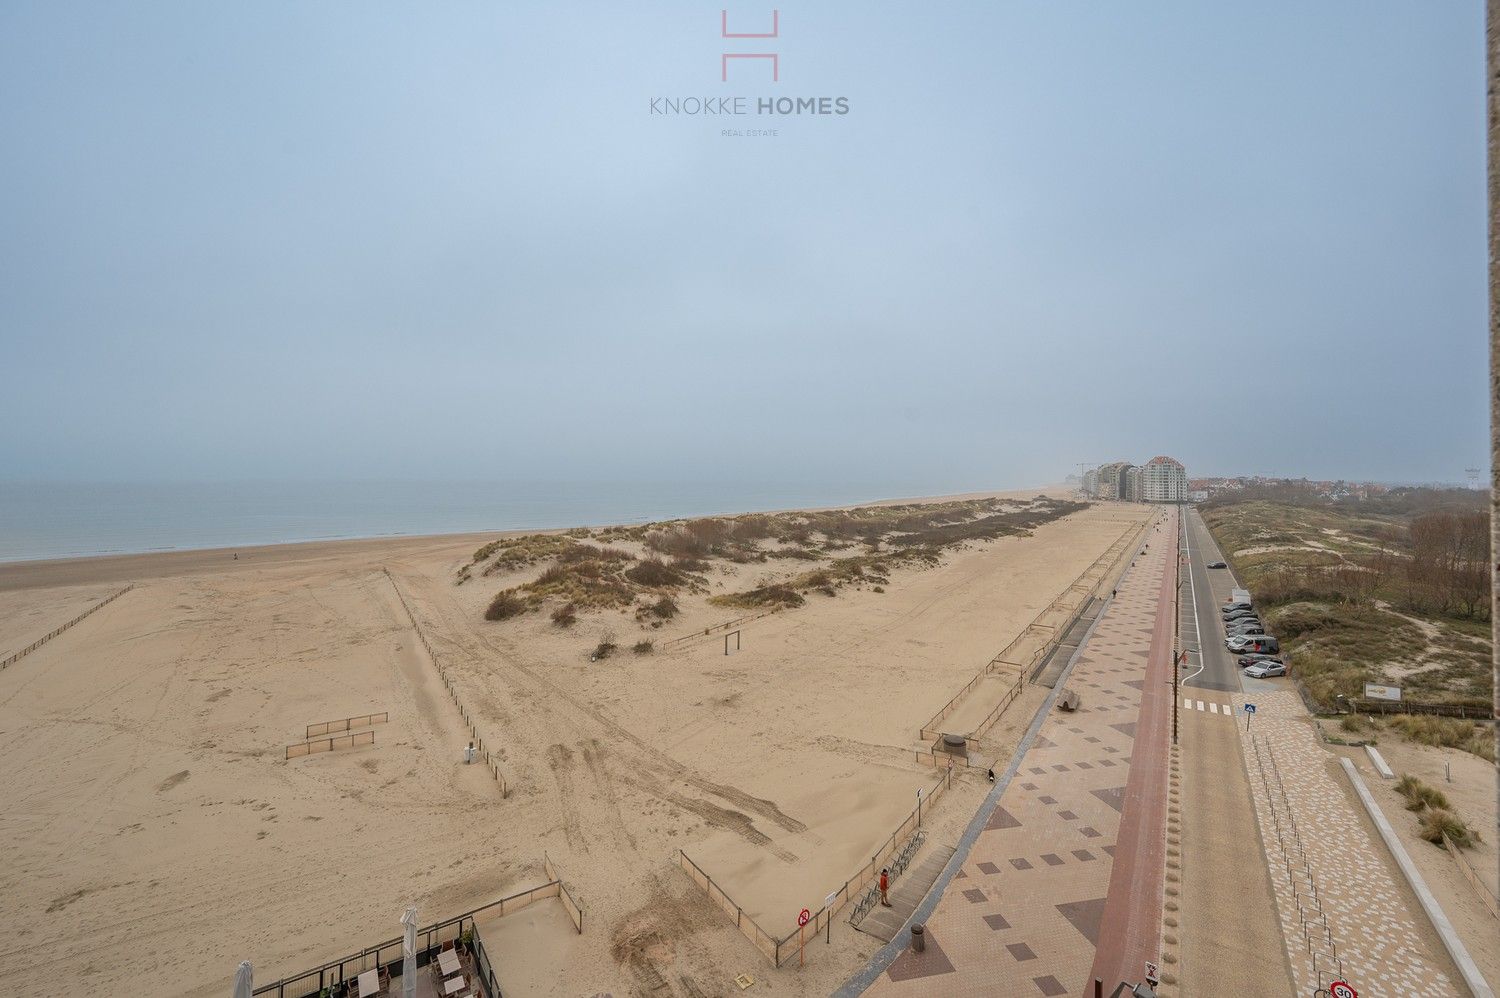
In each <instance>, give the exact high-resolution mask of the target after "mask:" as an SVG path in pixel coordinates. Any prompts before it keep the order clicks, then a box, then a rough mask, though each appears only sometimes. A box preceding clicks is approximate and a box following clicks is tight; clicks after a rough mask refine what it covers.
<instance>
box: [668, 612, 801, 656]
mask: <svg viewBox="0 0 1500 998" xmlns="http://www.w3.org/2000/svg"><path fill="white" fill-rule="evenodd" d="M780 612H781V607H779V606H778V607H773V608H772V609H770V610H760V611H758V612H756V613H747V614H745V615H744V616H743V617H735V618H734V619H733V620H725V621H722V622H720V623H717V624H714V625H713V626H712V627H705V628H703V630H701V631H694V632H692V633H691V634H680V635H678V636H677V637H675V638H668V639H667V640H665V641H663V642H662V643H661V645H660V646H659V650H661V651H674V650H676V649H677V648H680V647H681V646H683V645H685V644H687V643H688V642H690V641H701V640H702V639H704V638H707V637H712V636H713V635H715V634H718V633H721V632H723V631H729V630H733V629H734V628H736V627H739V626H740V625H741V624H748V623H750V622H751V621H752V620H760V619H761V618H762V617H769V616H771V615H772V614H774V613H780Z"/></svg>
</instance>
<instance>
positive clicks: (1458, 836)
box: [1417, 807, 1479, 849]
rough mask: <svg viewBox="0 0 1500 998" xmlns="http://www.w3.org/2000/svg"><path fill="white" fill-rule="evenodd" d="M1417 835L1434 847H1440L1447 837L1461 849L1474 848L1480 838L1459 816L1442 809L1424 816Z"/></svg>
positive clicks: (1430, 811)
mask: <svg viewBox="0 0 1500 998" xmlns="http://www.w3.org/2000/svg"><path fill="white" fill-rule="evenodd" d="M1417 834H1418V835H1420V836H1422V838H1424V839H1426V840H1427V841H1428V842H1431V843H1432V844H1433V845H1439V846H1440V845H1442V844H1443V837H1444V836H1445V835H1446V836H1447V837H1448V839H1449V840H1450V841H1451V842H1452V843H1453V844H1454V845H1455V846H1457V847H1458V848H1460V849H1470V848H1472V847H1473V845H1474V843H1475V841H1476V840H1478V838H1479V834H1478V833H1477V832H1474V831H1473V830H1471V829H1470V828H1469V826H1468V825H1466V824H1464V823H1463V820H1462V819H1460V818H1459V817H1458V815H1456V814H1454V813H1453V812H1452V811H1448V810H1446V809H1444V808H1440V807H1439V808H1433V809H1431V810H1429V811H1427V812H1426V813H1425V814H1423V815H1422V822H1421V824H1420V825H1419V826H1418V828H1417Z"/></svg>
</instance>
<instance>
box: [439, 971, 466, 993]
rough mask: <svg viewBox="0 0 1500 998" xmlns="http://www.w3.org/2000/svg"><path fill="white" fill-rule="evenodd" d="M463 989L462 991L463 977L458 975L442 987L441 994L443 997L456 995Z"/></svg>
mask: <svg viewBox="0 0 1500 998" xmlns="http://www.w3.org/2000/svg"><path fill="white" fill-rule="evenodd" d="M463 989H464V978H463V975H462V974H460V975H459V976H457V977H455V978H453V979H452V980H450V981H448V982H447V983H446V984H444V985H443V994H445V995H456V994H458V993H459V992H460V991H462V990H463Z"/></svg>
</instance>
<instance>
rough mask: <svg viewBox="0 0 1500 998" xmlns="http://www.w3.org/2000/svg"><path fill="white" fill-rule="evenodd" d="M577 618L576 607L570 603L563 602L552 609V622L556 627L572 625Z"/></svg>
mask: <svg viewBox="0 0 1500 998" xmlns="http://www.w3.org/2000/svg"><path fill="white" fill-rule="evenodd" d="M577 620H578V607H576V606H574V605H573V604H572V603H564V604H563V605H562V606H560V607H558V608H557V609H556V610H553V611H552V622H553V623H554V624H556V625H557V626H558V627H572V626H573V624H574V623H575V622H576V621H577Z"/></svg>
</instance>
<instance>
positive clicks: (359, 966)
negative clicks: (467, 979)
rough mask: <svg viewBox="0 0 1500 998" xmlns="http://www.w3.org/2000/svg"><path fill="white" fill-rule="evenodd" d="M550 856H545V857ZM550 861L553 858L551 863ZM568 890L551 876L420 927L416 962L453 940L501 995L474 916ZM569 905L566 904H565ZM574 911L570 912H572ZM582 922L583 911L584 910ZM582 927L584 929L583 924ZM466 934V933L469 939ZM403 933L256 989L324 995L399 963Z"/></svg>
mask: <svg viewBox="0 0 1500 998" xmlns="http://www.w3.org/2000/svg"><path fill="white" fill-rule="evenodd" d="M544 861H545V860H544ZM548 865H550V863H549V864H548ZM562 892H563V888H562V882H561V881H560V880H549V881H548V882H547V883H545V884H541V885H540V886H537V887H533V888H531V889H529V890H525V891H521V892H519V893H516V894H512V895H510V896H509V897H503V898H501V899H500V900H498V901H491V902H490V903H489V904H486V905H481V906H480V907H478V908H475V909H473V910H472V911H466V912H464V913H463V914H462V915H455V916H454V917H452V918H449V919H445V920H443V921H441V922H434V923H433V924H432V925H429V926H426V927H425V928H420V929H418V930H417V966H419V967H423V966H426V965H427V964H428V963H430V962H431V961H432V960H433V959H435V958H436V957H435V954H436V953H437V952H438V951H439V950H441V949H442V948H443V947H444V946H445V945H447V944H449V943H453V944H455V945H459V944H461V945H463V946H464V948H466V949H469V950H470V951H471V952H472V953H473V954H474V956H475V961H476V967H477V968H478V975H479V976H480V978H481V981H482V983H483V986H484V988H485V991H486V993H487V994H488V995H489V996H490V998H499V996H500V987H499V985H498V983H496V981H495V975H494V964H493V962H492V961H491V960H490V959H489V957H488V955H486V954H484V947H483V945H482V944H481V943H480V941H479V932H478V930H477V929H476V928H475V918H476V917H477V916H480V915H489V916H494V917H497V918H498V917H500V916H503V915H509V914H511V913H512V912H516V911H520V910H521V909H522V908H525V907H527V906H528V905H530V904H532V903H534V902H536V901H540V900H544V899H546V898H553V897H561V896H562ZM565 907H566V906H565ZM571 915H572V913H571V912H569V916H570V917H571ZM579 917H580V923H581V919H582V915H581V914H580V916H579ZM580 931H582V930H581V929H580ZM466 936H467V938H465V937H466ZM402 943H403V940H402V939H401V937H399V936H398V937H397V938H395V939H388V940H386V941H385V942H381V943H377V944H375V945H374V946H369V947H366V948H365V949H362V950H360V951H359V952H358V953H351V954H350V955H349V956H346V957H341V958H340V959H337V960H330V961H329V962H328V963H325V964H323V965H321V966H318V967H313V968H312V969H310V970H304V971H302V972H301V973H298V974H294V975H292V976H291V977H284V978H282V979H281V980H279V981H275V982H273V983H271V984H263V985H261V986H260V987H258V988H256V989H255V992H254V993H255V994H257V995H276V998H305V996H308V995H316V994H319V993H320V992H321V991H322V990H323V989H324V988H329V989H330V990H332V989H336V988H347V987H348V986H349V985H351V984H352V983H353V982H354V981H356V980H357V979H358V977H359V975H360V974H362V973H364V972H365V971H367V970H379V969H380V968H382V967H391V968H399V967H400V966H401V962H402V958H403V955H402V949H401V947H402Z"/></svg>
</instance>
